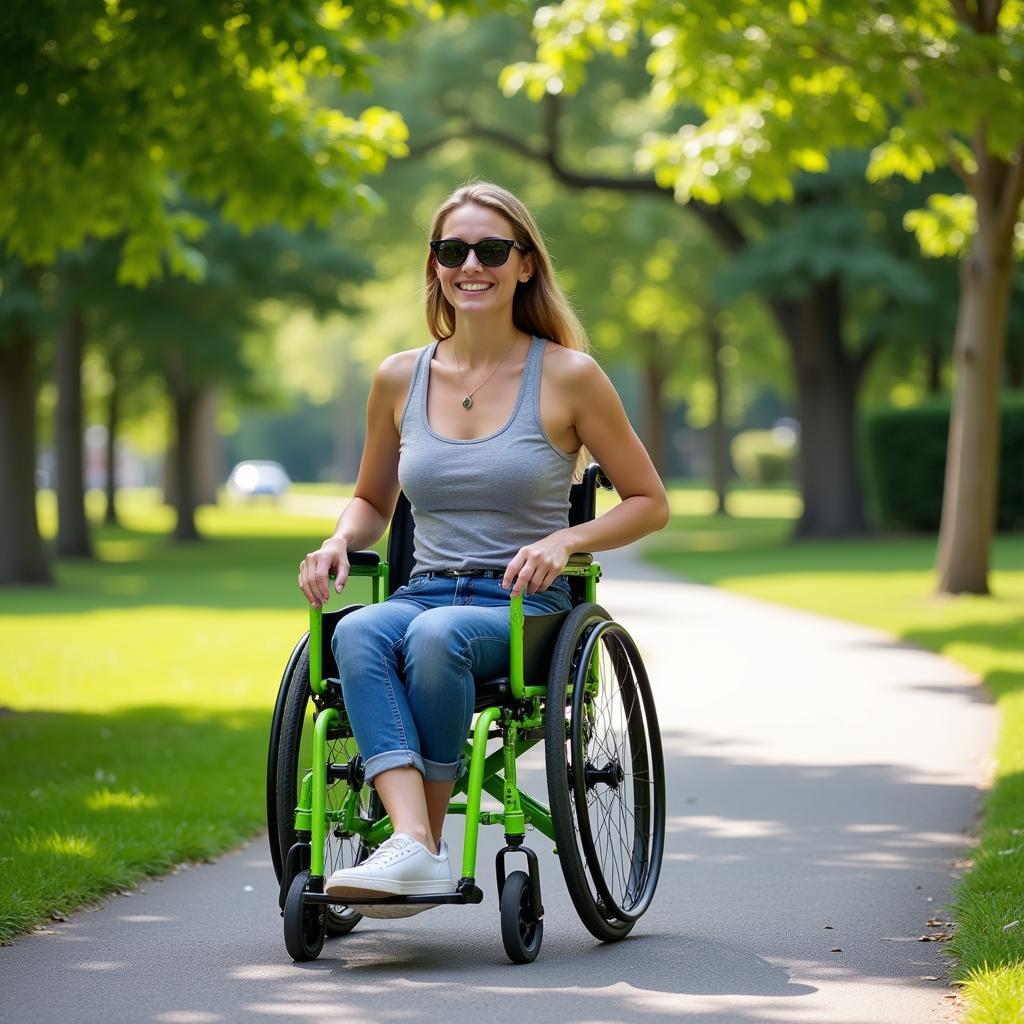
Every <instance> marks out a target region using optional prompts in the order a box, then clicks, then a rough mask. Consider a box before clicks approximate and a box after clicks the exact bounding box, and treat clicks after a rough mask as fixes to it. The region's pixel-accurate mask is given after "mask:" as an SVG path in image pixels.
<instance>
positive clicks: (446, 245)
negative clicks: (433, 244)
mask: <svg viewBox="0 0 1024 1024" xmlns="http://www.w3.org/2000/svg"><path fill="white" fill-rule="evenodd" d="M435 255H436V256H437V260H438V262H439V263H440V264H441V266H442V267H461V266H462V264H463V263H465V262H466V256H467V255H469V246H468V245H466V243H465V242H460V241H458V240H452V241H448V240H446V241H443V242H442V243H441V244H440V245H439V246H438V247H437V249H436V250H435Z"/></svg>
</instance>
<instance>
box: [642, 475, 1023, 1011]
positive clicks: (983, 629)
mask: <svg viewBox="0 0 1024 1024" xmlns="http://www.w3.org/2000/svg"><path fill="white" fill-rule="evenodd" d="M779 499H780V495H779V494H777V493H776V494H772V495H759V494H756V493H752V494H749V495H746V496H745V498H744V500H743V501H740V500H739V496H737V500H736V501H734V502H733V505H732V508H733V511H734V512H735V516H734V519H733V521H732V522H723V521H720V520H714V519H701V518H700V516H699V515H695V514H694V510H693V508H692V507H690V506H691V505H692V503H693V502H694V501H695V500H696V499H695V495H693V494H691V493H689V492H673V494H672V501H673V518H672V521H671V523H670V524H669V527H668V528H667V529H666V530H665V531H664V532H663V533H662V534H659V535H658V537H657V538H653V543H652V545H651V547H650V548H649V551H648V554H649V557H650V558H651V559H652V560H653V561H656V562H657V563H658V564H660V565H663V566H665V567H666V568H668V569H671V570H673V571H675V572H677V573H679V574H680V575H682V576H685V577H686V578H688V579H691V580H694V581H697V582H702V583H709V584H713V585H715V586H719V587H724V588H727V589H730V590H735V591H737V592H739V593H743V594H747V595H749V596H751V597H757V598H761V599H763V600H766V601H772V602H775V603H778V604H786V605H791V606H793V607H797V608H803V609H807V610H809V611H813V612H816V613H819V614H822V615H830V616H833V617H835V618H840V619H848V620H852V621H856V622H862V623H865V624H867V625H871V626H876V627H878V628H880V629H884V630H886V631H888V632H890V633H892V634H895V635H896V636H898V637H900V638H901V639H904V640H907V641H909V642H910V643H913V644H916V645H918V646H920V647H923V648H926V649H929V650H933V651H937V652H939V653H942V654H945V655H947V656H948V657H951V658H953V659H955V660H956V661H959V662H960V663H961V664H963V665H964V666H966V667H967V668H968V669H970V670H971V671H972V672H974V673H976V674H977V675H978V677H979V678H981V679H982V680H984V683H985V685H986V686H987V688H988V690H989V692H990V693H991V694H992V696H993V697H994V699H995V700H996V701H997V703H998V706H999V710H1000V713H1001V729H1000V737H999V742H998V747H997V751H996V759H997V768H996V777H995V785H994V788H993V790H992V792H991V793H990V794H989V796H988V799H987V801H986V808H985V816H984V821H983V826H982V834H981V837H980V843H979V846H978V849H977V851H976V853H975V857H974V866H973V868H972V870H970V871H969V872H968V873H967V874H966V875H965V876H964V878H963V879H962V881H961V883H960V885H959V887H958V890H957V892H956V894H955V903H954V914H955V918H956V921H957V928H956V934H955V936H954V938H953V939H952V940H951V941H950V943H949V945H948V947H947V951H948V953H949V954H950V955H951V956H952V957H953V958H954V959H955V962H956V977H957V978H959V979H961V980H965V981H966V982H967V984H966V985H965V992H967V997H968V1003H969V1009H968V1013H967V1016H966V1018H965V1020H966V1021H967V1022H968V1024H980V1022H990V1021H991V1022H996V1021H999V1022H1002V1021H1007V1020H1015V1019H1020V1018H1019V1017H1018V1016H1017V1015H1018V1014H1021V1015H1024V537H1021V536H1019V535H1018V536H1010V537H1000V538H998V539H997V541H996V544H995V548H994V555H993V566H994V569H993V572H992V574H991V586H992V589H993V593H994V595H995V596H993V597H988V598H981V597H970V596H962V597H956V598H937V597H936V596H935V595H934V588H935V575H934V572H933V569H932V564H933V561H934V557H935V542H934V539H931V538H903V539H872V540H868V541H849V542H842V543H838V542H831V543H826V542H805V543H802V544H798V545H793V544H782V543H780V541H781V540H782V539H783V538H784V537H785V536H786V535H787V533H788V532H789V528H790V526H791V523H792V519H791V517H792V515H793V514H795V506H794V509H793V511H790V510H788V509H782V508H780V506H779ZM708 535H710V536H708ZM1013 921H1020V924H1019V925H1012V926H1011V927H1010V928H1008V929H1007V928H1005V926H1006V925H1009V924H1011V922H1013ZM1011 1006H1012V1007H1013V1012H1012V1013H1006V1012H1004V1011H1005V1008H1006V1007H1011Z"/></svg>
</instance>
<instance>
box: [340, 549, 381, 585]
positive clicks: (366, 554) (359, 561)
mask: <svg viewBox="0 0 1024 1024" xmlns="http://www.w3.org/2000/svg"><path fill="white" fill-rule="evenodd" d="M348 564H349V569H350V570H351V571H350V572H349V575H350V576H378V575H380V566H381V561H380V555H378V554H377V552H376V551H350V552H349V553H348ZM336 575H337V573H335V571H334V570H333V569H332V570H331V571H330V572H329V573H328V576H329V577H330V578H331V579H332V580H333V579H334V577H335V576H336Z"/></svg>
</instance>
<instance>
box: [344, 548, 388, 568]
mask: <svg viewBox="0 0 1024 1024" xmlns="http://www.w3.org/2000/svg"><path fill="white" fill-rule="evenodd" d="M348 564H349V565H380V555H378V554H377V552H376V551H350V552H349V553H348Z"/></svg>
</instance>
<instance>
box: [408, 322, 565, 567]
mask: <svg viewBox="0 0 1024 1024" xmlns="http://www.w3.org/2000/svg"><path fill="white" fill-rule="evenodd" d="M549 344H554V342H548V341H545V340H544V339H542V338H538V337H534V338H533V339H532V340H531V342H530V351H529V354H528V355H527V357H526V366H525V367H524V369H523V377H522V381H521V383H520V385H519V396H518V398H517V399H516V404H515V406H514V407H513V408H512V415H511V416H510V417H509V420H508V422H507V423H506V424H505V425H504V426H503V427H502V428H501V429H500V430H497V431H496V432H495V433H493V434H489V435H488V436H487V437H478V438H472V439H470V440H468V441H460V440H454V439H452V438H447V437H441V436H440V435H439V434H436V433H434V431H433V430H432V429H431V427H430V424H429V423H428V422H427V385H428V383H429V380H430V361H431V360H432V359H433V357H434V351H435V350H436V348H437V345H438V342H436V341H435V342H434V343H433V344H430V345H427V346H425V347H424V348H423V349H421V350H420V354H419V356H418V357H417V359H416V368H415V370H414V371H413V375H412V381H411V383H410V385H409V394H408V396H407V397H406V400H405V407H404V408H403V409H402V417H401V419H400V420H399V433H400V438H401V440H400V447H399V458H398V480H399V483H400V484H401V485H402V490H403V491H404V492H405V495H406V497H407V498H408V499H409V504H410V505H411V506H412V517H413V522H414V523H415V531H414V556H415V564H414V566H413V570H412V571H413V574H415V573H419V572H429V571H432V570H439V569H504V568H505V566H507V565H508V563H509V562H510V561H511V560H512V558H513V557H514V556H515V554H516V552H518V551H519V549H520V548H521V547H523V546H524V545H526V544H531V543H533V542H535V541H538V540H541V539H542V538H543V537H546V536H547V535H548V534H549V533H553V532H554V531H555V530H560V529H565V527H567V526H568V525H569V487H570V485H571V483H572V471H573V466H574V464H575V462H576V456H575V455H571V454H570V453H568V452H564V451H562V450H561V449H560V448H558V447H556V446H555V445H554V444H553V443H552V442H551V439H550V438H549V437H548V435H547V432H546V431H545V430H544V425H543V424H542V422H541V418H540V375H541V363H542V360H543V358H544V346H545V345H549Z"/></svg>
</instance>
